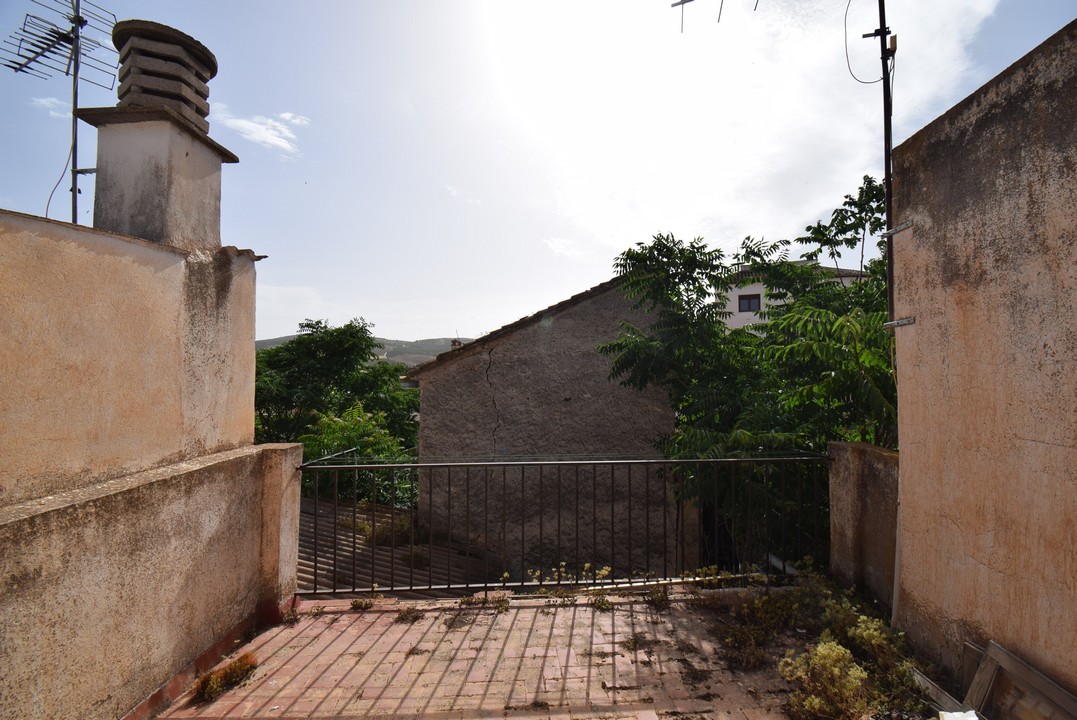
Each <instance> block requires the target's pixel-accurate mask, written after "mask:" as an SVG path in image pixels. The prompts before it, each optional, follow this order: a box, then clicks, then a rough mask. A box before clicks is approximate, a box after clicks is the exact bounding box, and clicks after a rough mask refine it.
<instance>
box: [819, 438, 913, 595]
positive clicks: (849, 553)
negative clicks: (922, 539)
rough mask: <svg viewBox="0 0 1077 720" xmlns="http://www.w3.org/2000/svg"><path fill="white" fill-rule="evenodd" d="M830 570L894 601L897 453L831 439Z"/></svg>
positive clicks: (850, 581)
mask: <svg viewBox="0 0 1077 720" xmlns="http://www.w3.org/2000/svg"><path fill="white" fill-rule="evenodd" d="M827 454H828V455H829V456H830V459H831V463H830V572H831V574H832V575H833V576H834V577H835V578H837V579H838V580H839V581H840V582H842V583H843V584H845V585H855V586H856V587H858V588H861V589H863V590H866V591H867V592H868V593H870V595H871V596H872V597H874V598H875V599H876V600H878V601H880V602H882V603H883V604H884V605H887V606H889V605H890V596H891V595H892V594H893V590H894V548H895V541H896V538H897V500H898V454H897V453H896V452H894V451H892V450H886V449H884V448H880V447H875V446H874V445H867V444H864V443H830V444H829V446H828V448H827Z"/></svg>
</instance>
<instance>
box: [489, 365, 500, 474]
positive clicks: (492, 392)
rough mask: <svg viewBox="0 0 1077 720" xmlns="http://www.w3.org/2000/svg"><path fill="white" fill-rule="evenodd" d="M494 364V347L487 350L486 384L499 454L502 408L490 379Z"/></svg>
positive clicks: (494, 441)
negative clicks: (488, 389)
mask: <svg viewBox="0 0 1077 720" xmlns="http://www.w3.org/2000/svg"><path fill="white" fill-rule="evenodd" d="M493 365H494V349H493V348H490V349H489V350H487V351H486V385H487V387H489V388H490V403H491V404H492V405H493V406H494V431H493V433H491V440H493V453H494V455H497V431H498V430H500V429H501V410H500V409H499V408H498V407H497V392H496V391H495V390H494V383H493V382H492V381H491V380H490V368H492V367H493Z"/></svg>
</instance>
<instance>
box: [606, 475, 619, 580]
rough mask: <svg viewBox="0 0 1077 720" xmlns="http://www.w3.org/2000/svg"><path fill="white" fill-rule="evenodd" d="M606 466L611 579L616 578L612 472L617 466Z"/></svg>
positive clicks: (614, 494)
mask: <svg viewBox="0 0 1077 720" xmlns="http://www.w3.org/2000/svg"><path fill="white" fill-rule="evenodd" d="M606 467H607V468H609V471H610V575H611V576H612V577H611V578H610V579H611V580H616V579H617V540H616V538H617V533H616V530H615V528H616V526H617V519H616V518H615V517H614V504H613V498H614V497H615V496H616V490H615V485H614V473H616V472H617V467H616V466H615V465H613V464H611V463H607V464H606Z"/></svg>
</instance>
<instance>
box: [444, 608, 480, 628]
mask: <svg viewBox="0 0 1077 720" xmlns="http://www.w3.org/2000/svg"><path fill="white" fill-rule="evenodd" d="M441 622H442V623H443V624H444V625H445V627H446V628H447V629H449V630H459V629H460V628H465V627H468V626H469V625H471V624H472V623H473V622H475V614H474V613H470V612H463V611H462V612H455V613H453V614H452V615H450V616H449V617H447V618H445V619H444V620H442V621H441Z"/></svg>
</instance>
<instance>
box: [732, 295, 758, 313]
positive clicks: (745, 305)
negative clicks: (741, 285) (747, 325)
mask: <svg viewBox="0 0 1077 720" xmlns="http://www.w3.org/2000/svg"><path fill="white" fill-rule="evenodd" d="M737 311H738V312H759V296H758V295H739V296H738V297H737Z"/></svg>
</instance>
